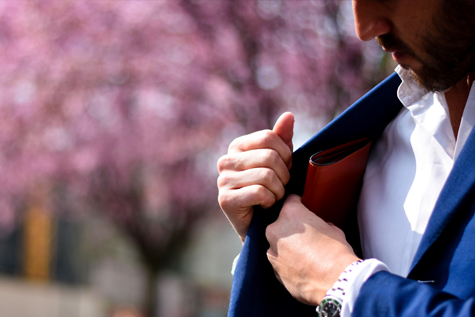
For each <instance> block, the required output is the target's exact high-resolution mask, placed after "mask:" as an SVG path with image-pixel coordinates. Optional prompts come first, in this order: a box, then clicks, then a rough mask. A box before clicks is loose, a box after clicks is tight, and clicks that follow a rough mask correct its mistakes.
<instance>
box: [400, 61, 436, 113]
mask: <svg viewBox="0 0 475 317" xmlns="http://www.w3.org/2000/svg"><path fill="white" fill-rule="evenodd" d="M395 71H396V73H397V74H398V75H399V77H400V78H401V80H402V83H401V85H400V86H399V88H398V90H397V96H398V98H399V100H400V101H401V103H402V104H403V105H404V107H406V108H407V107H409V106H410V105H412V104H413V103H415V102H417V101H418V100H420V99H421V98H422V97H423V96H425V95H427V93H429V91H428V90H427V89H425V88H423V87H421V86H419V84H418V83H417V82H416V81H415V80H414V78H413V77H412V75H411V73H410V72H409V70H407V69H404V68H402V67H401V65H398V66H397V67H396V69H395Z"/></svg>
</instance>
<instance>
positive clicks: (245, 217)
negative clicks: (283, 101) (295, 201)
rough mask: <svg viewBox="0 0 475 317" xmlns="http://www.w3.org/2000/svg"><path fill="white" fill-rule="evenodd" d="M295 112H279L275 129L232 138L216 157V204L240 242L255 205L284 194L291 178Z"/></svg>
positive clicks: (265, 204)
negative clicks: (229, 143)
mask: <svg viewBox="0 0 475 317" xmlns="http://www.w3.org/2000/svg"><path fill="white" fill-rule="evenodd" d="M293 128H294V115H293V114H292V113H290V112H286V113H284V114H282V115H281V116H280V117H279V119H278V120H277V122H276V124H275V126H274V129H272V130H263V131H258V132H255V133H251V134H248V135H245V136H242V137H239V138H237V139H235V140H234V141H233V142H232V143H231V145H230V146H229V149H228V154H226V155H224V156H222V157H221V158H220V159H219V160H218V171H219V177H218V189H219V197H218V201H219V205H220V206H221V209H222V210H223V211H224V213H225V214H226V216H227V217H228V219H229V221H230V222H231V224H232V225H233V227H234V229H235V230H236V232H237V233H238V235H239V237H240V238H241V240H242V242H243V243H244V239H245V238H246V234H247V230H248V229H249V225H250V223H251V220H252V214H253V211H254V206H256V205H260V206H261V207H262V208H269V207H271V206H272V205H274V203H275V202H276V201H278V200H280V199H282V198H283V197H284V193H285V190H284V186H285V185H286V184H287V183H288V182H289V180H290V173H289V169H290V167H291V165H292V149H293V145H292V137H293Z"/></svg>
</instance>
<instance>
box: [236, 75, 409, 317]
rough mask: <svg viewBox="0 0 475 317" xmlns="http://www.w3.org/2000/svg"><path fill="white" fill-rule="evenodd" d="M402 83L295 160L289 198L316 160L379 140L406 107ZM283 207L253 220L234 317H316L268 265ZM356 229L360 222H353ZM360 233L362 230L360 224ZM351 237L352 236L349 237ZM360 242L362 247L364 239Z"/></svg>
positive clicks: (372, 98) (381, 90)
mask: <svg viewBox="0 0 475 317" xmlns="http://www.w3.org/2000/svg"><path fill="white" fill-rule="evenodd" d="M400 82H401V80H400V78H399V77H398V76H397V74H393V75H392V76H390V77H389V78H387V79H386V80H385V81H383V82H382V83H381V84H379V85H378V86H376V87H375V88H374V89H373V90H372V91H370V92H369V93H368V94H367V95H365V96H364V97H363V98H361V99H360V100H359V101H357V102H356V103H355V104H354V105H353V106H351V107H350V108H348V109H347V110H346V111H345V112H344V113H343V114H341V115H340V116H339V117H338V118H337V119H335V120H334V121H333V122H332V123H330V124H329V125H328V126H327V127H325V128H324V129H323V130H322V131H320V132H319V133H318V134H317V135H316V136H315V137H314V138H312V139H311V140H309V141H308V142H307V143H306V144H305V145H304V146H302V147H301V148H299V149H298V150H297V151H296V152H295V153H294V155H293V161H292V170H291V175H292V176H291V181H290V183H289V184H288V186H287V192H288V193H290V192H291V193H299V194H301V193H302V190H303V185H304V184H305V176H306V171H307V166H308V160H309V158H310V155H311V154H313V153H314V152H315V151H316V150H322V149H325V148H328V147H331V146H336V145H338V144H342V143H344V142H347V141H350V140H355V139H358V138H361V137H369V138H371V139H373V140H374V139H376V138H377V137H378V136H379V135H380V134H381V133H382V131H383V130H384V128H385V126H386V125H387V124H388V123H389V122H390V121H391V120H392V119H393V118H394V117H395V116H396V115H397V113H398V112H399V111H400V109H401V104H400V102H399V100H398V98H397V95H396V91H397V87H398V86H399V84H400ZM280 207H281V203H277V204H276V205H275V206H273V208H271V209H268V210H259V208H256V210H255V211H254V216H253V220H252V222H251V226H250V228H249V231H248V235H247V238H246V241H245V243H244V246H243V249H242V252H241V256H240V258H239V261H238V263H237V266H236V271H235V273H234V278H233V287H232V291H231V299H230V306H229V312H228V317H244V316H245V317H267V316H269V317H271V316H272V317H284V316H285V317H286V316H302V317H303V316H314V315H315V308H314V307H310V306H306V305H303V304H301V303H299V302H297V301H296V300H295V299H294V298H293V297H292V296H291V295H290V294H289V293H288V292H287V291H286V290H285V288H284V287H282V285H280V283H278V282H277V279H276V278H275V275H274V272H273V269H272V267H271V265H270V263H269V261H268V260H267V257H266V251H267V249H268V247H269V245H268V243H267V240H266V238H265V229H266V227H267V225H268V224H270V223H271V222H273V221H275V219H276V218H277V216H278V214H279V211H280ZM353 224H356V222H353ZM353 227H355V228H354V229H355V230H356V231H357V228H356V227H357V226H356V225H354V226H353ZM347 234H348V232H347ZM354 236H355V237H356V239H355V241H356V243H357V240H359V239H358V235H357V234H356V235H354Z"/></svg>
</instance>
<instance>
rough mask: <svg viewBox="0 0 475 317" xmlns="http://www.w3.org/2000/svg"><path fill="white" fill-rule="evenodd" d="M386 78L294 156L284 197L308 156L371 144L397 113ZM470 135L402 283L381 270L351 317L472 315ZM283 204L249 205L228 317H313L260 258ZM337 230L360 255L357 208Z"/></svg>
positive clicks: (474, 189)
mask: <svg viewBox="0 0 475 317" xmlns="http://www.w3.org/2000/svg"><path fill="white" fill-rule="evenodd" d="M400 82H401V81H400V79H399V77H398V76H397V75H396V74H393V75H392V76H390V77H389V78H388V79H386V80H385V81H383V82H382V83H381V84H379V85H378V86H377V87H375V88H374V89H373V90H372V91H370V92H369V93H368V94H366V95H365V96H364V97H363V98H361V99H360V100H359V101H358V102H356V103H355V104H354V105H352V106H351V107H350V108H348V109H347V110H346V111H345V112H344V113H342V114H341V115H340V116H339V117H338V118H336V119H335V120H334V121H332V122H331V123H330V124H329V125H328V126H326V127H325V128H324V129H323V130H322V131H320V132H319V133H318V134H317V135H315V136H314V137H313V138H312V139H311V140H310V141H308V142H307V143H306V144H305V145H304V146H302V147H301V148H299V149H298V150H297V151H295V152H294V154H293V164H292V165H293V167H292V170H291V181H290V183H289V184H288V186H287V188H286V190H287V192H288V193H296V194H300V195H301V194H302V191H303V184H304V183H305V175H306V169H307V164H308V159H309V157H310V155H311V154H313V153H315V152H316V151H317V150H322V149H325V148H329V147H331V146H335V145H338V144H341V143H344V142H347V141H351V140H355V139H358V138H361V137H370V138H372V139H373V140H375V139H377V138H378V137H379V135H380V134H381V133H382V132H383V130H384V128H385V127H386V125H387V124H388V123H389V122H390V121H391V120H393V119H394V117H395V116H396V115H397V113H398V112H399V111H400V109H401V106H402V105H401V104H400V102H399V100H398V98H397V95H396V90H397V87H398V86H399V84H400ZM474 164H475V134H474V133H473V132H472V134H471V135H470V137H469V139H468V140H467V142H466V144H465V146H464V148H463V150H462V152H461V153H460V155H459V157H458V159H457V161H456V162H455V165H454V167H453V170H452V172H451V173H450V175H449V178H448V180H447V182H446V184H445V186H444V188H443V190H442V192H441V193H440V196H439V199H438V201H437V203H436V206H435V208H434V211H433V214H432V216H431V218H430V221H429V224H428V226H427V229H426V232H425V234H424V236H423V238H422V241H421V244H420V246H419V249H418V251H417V253H416V256H415V258H414V261H413V263H412V267H411V270H410V273H409V275H408V278H401V277H398V276H395V275H393V274H390V273H388V272H379V273H376V274H375V275H373V276H372V277H371V278H370V279H369V280H368V281H367V282H366V283H365V284H364V285H363V287H362V289H361V291H360V294H359V296H358V299H357V301H356V305H355V310H354V312H353V316H362V317H367V316H378V317H380V316H398V317H400V316H407V317H409V316H410V317H413V316H446V317H448V316H472V315H473V316H475V217H474V211H475V166H474ZM281 206H282V202H280V203H277V204H276V205H275V206H274V207H273V208H271V209H269V210H262V209H259V208H256V210H255V213H254V217H253V220H252V223H251V226H250V228H249V232H248V235H247V238H246V241H245V243H244V246H243V249H242V252H241V256H240V258H239V261H238V264H237V267H236V270H235V273H234V278H233V288H232V292H231V302H230V307H229V314H228V316H229V317H254V316H255V317H258V316H259V317H265V316H269V317H270V316H272V317H280V316H282V317H284V316H285V317H288V316H316V313H315V307H311V306H307V305H304V304H301V303H299V302H298V301H296V300H295V299H294V298H292V296H290V294H289V293H288V292H287V290H286V289H285V288H284V287H283V286H282V285H281V284H280V283H279V282H278V281H277V280H276V278H275V276H274V272H273V269H272V267H271V265H270V263H269V262H268V260H267V256H266V251H267V249H268V247H269V245H268V243H267V240H266V238H265V228H266V227H267V225H268V224H270V223H272V222H273V221H275V220H276V219H277V216H278V213H279V211H280V208H281ZM351 218H352V219H351V221H349V222H348V223H349V225H348V226H347V227H346V228H344V231H345V233H346V236H347V239H348V241H349V242H350V244H351V245H352V246H353V248H354V250H355V252H356V253H357V254H358V255H359V256H361V252H360V244H359V232H358V227H357V222H356V209H355V210H353V212H352V213H351Z"/></svg>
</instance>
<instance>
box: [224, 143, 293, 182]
mask: <svg viewBox="0 0 475 317" xmlns="http://www.w3.org/2000/svg"><path fill="white" fill-rule="evenodd" d="M259 168H260V169H262V168H264V169H269V170H271V171H273V172H274V173H275V174H276V175H277V177H278V179H279V180H280V182H281V183H282V184H284V185H286V184H287V183H288V182H289V180H290V173H289V169H288V168H287V166H286V164H285V162H284V161H283V160H282V158H281V157H280V156H279V154H278V153H277V152H276V151H273V150H268V149H263V150H252V151H247V152H240V153H234V154H231V155H225V156H223V157H221V158H220V159H219V160H218V171H219V173H220V174H221V173H224V172H226V171H236V172H239V171H246V170H252V169H259ZM235 176H238V175H235Z"/></svg>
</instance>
